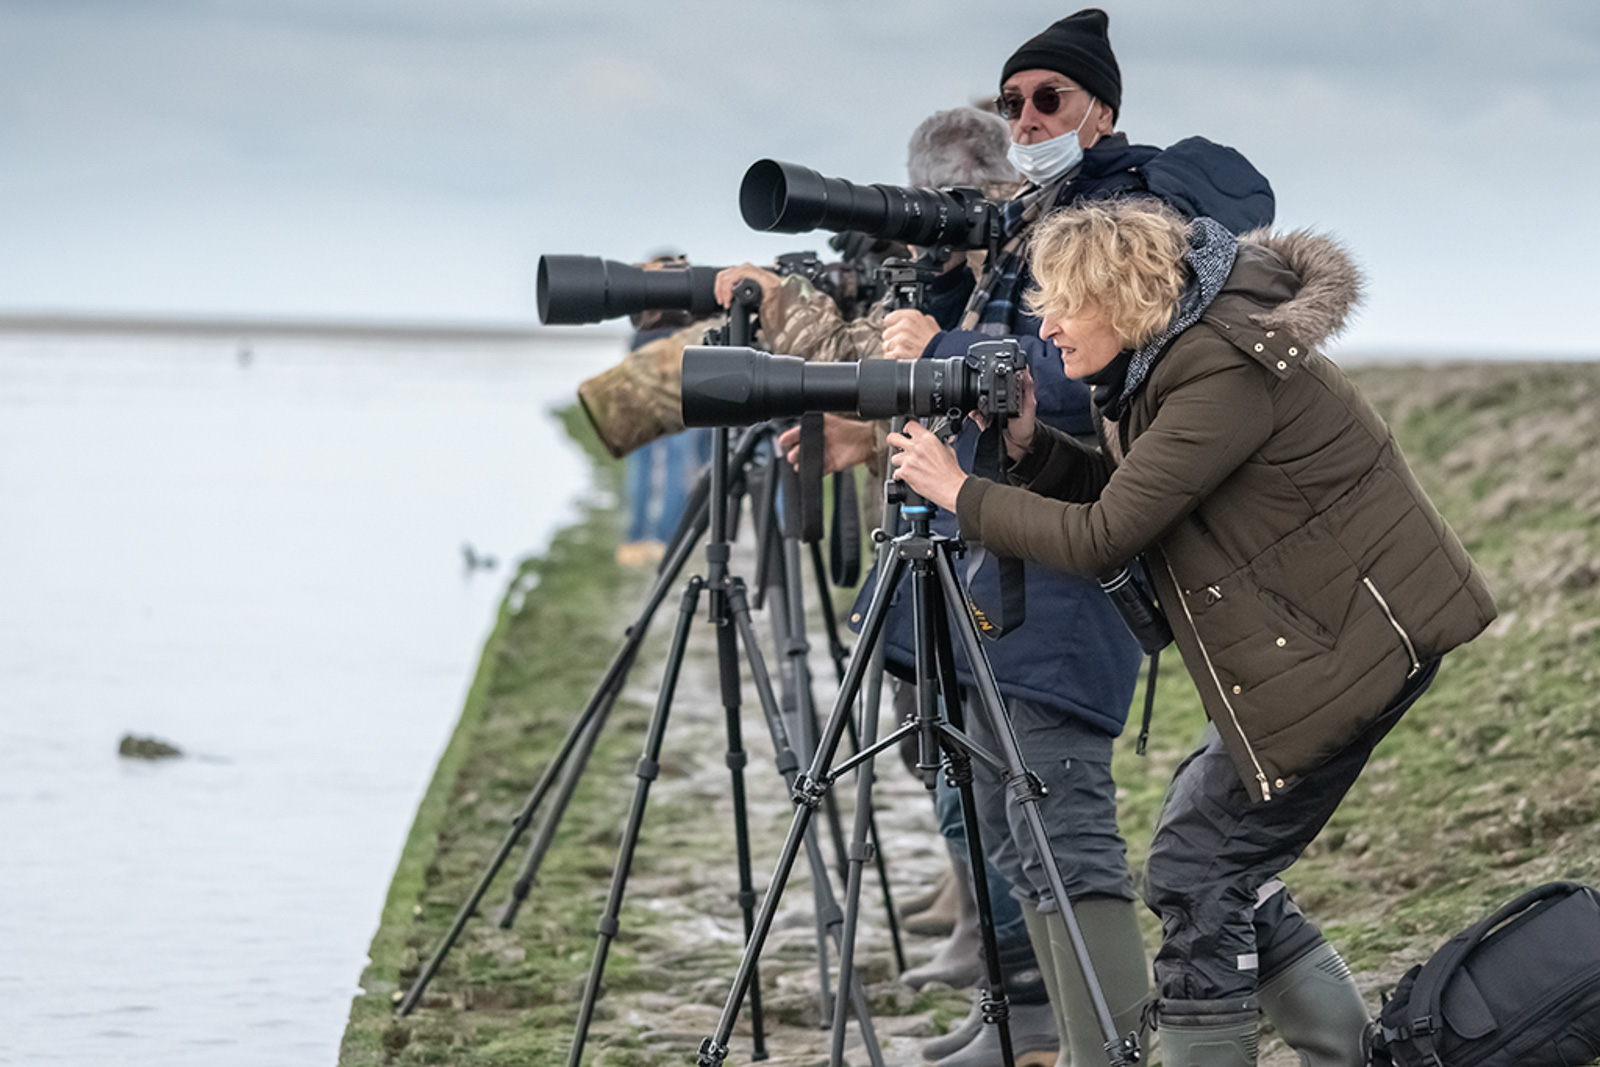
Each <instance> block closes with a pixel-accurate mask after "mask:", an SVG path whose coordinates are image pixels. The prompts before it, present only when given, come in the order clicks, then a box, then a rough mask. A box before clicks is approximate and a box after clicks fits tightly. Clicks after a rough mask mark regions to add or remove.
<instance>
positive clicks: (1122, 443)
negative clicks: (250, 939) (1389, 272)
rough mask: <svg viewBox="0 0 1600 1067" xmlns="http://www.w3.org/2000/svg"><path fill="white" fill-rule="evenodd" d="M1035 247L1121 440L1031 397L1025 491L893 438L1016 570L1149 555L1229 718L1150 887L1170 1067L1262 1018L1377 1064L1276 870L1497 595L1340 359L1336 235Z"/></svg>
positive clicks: (1210, 231)
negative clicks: (1329, 354) (1041, 414)
mask: <svg viewBox="0 0 1600 1067" xmlns="http://www.w3.org/2000/svg"><path fill="white" fill-rule="evenodd" d="M1031 255H1032V267H1033V274H1034V276H1035V278H1036V279H1037V280H1038V289H1037V290H1036V291H1035V292H1033V293H1032V295H1031V297H1030V300H1031V304H1032V307H1033V308H1034V309H1035V310H1036V312H1037V313H1038V314H1039V315H1040V317H1041V320H1042V324H1041V326H1040V330H1039V333H1040V336H1041V337H1043V338H1045V339H1046V340H1049V341H1052V342H1053V343H1054V344H1055V345H1056V346H1057V348H1058V349H1059V350H1060V352H1061V361H1062V365H1063V366H1064V367H1065V369H1066V373H1067V375H1068V376H1069V377H1072V378H1079V379H1082V380H1084V381H1085V382H1087V383H1089V384H1090V385H1092V386H1093V389H1094V407H1095V413H1096V416H1097V421H1098V424H1099V440H1100V447H1099V448H1092V447H1089V446H1086V445H1084V444H1081V443H1080V442H1078V441H1076V440H1074V439H1073V438H1071V437H1069V436H1067V435H1064V434H1061V433H1058V432H1056V431H1055V430H1052V429H1051V428H1049V427H1048V426H1044V425H1042V424H1038V423H1037V422H1036V421H1035V420H1034V419H1033V417H1032V413H1031V404H1029V402H1028V400H1027V399H1026V398H1025V400H1024V410H1023V414H1022V416H1021V417H1020V418H1017V419H1014V420H1012V422H1011V423H1010V424H1009V425H1008V426H1007V428H1006V445H1007V452H1008V454H1009V457H1010V460H1011V466H1010V469H1009V471H1008V480H1009V481H1010V482H1011V483H1012V484H1010V485H1001V484H998V483H995V482H991V481H986V480H983V479H980V478H973V477H968V476H967V475H965V474H964V473H962V472H961V471H960V468H959V467H957V466H956V464H955V462H954V459H953V457H951V456H950V454H949V450H948V449H947V448H945V447H944V446H943V445H942V444H941V443H940V442H939V441H938V439H937V438H935V437H934V436H933V435H932V434H930V433H928V432H927V431H926V430H925V429H923V428H922V427H920V426H912V427H908V432H907V434H905V435H891V436H890V443H891V444H893V445H896V446H898V447H900V448H901V449H902V450H903V451H902V452H901V453H900V454H899V455H897V456H895V457H894V462H895V465H896V469H897V477H899V478H901V479H902V480H903V481H905V482H906V483H907V484H908V485H910V486H911V488H913V489H915V490H916V491H917V492H919V493H921V494H922V495H924V496H925V497H927V498H928V499H929V500H931V501H933V502H934V503H936V504H938V505H940V506H941V507H945V508H948V509H950V510H953V511H955V512H956V514H957V516H958V517H959V519H960V523H961V533H962V536H963V537H966V538H969V539H971V540H973V541H977V542H980V543H982V544H983V545H984V546H985V547H986V548H987V549H989V550H990V551H992V552H995V553H998V554H1001V555H1010V556H1016V557H1020V558H1022V559H1027V560H1035V561H1038V562H1041V563H1044V564H1047V565H1050V566H1054V567H1058V568H1060V569H1062V570H1065V571H1069V572H1071V573H1074V574H1080V575H1087V576H1096V575H1103V574H1109V573H1112V572H1114V571H1116V570H1118V569H1119V568H1121V567H1122V566H1123V565H1125V564H1128V563H1130V562H1133V561H1135V560H1142V561H1143V563H1144V565H1145V569H1146V571H1147V573H1148V575H1149V577H1150V579H1151V583H1152V584H1153V586H1154V590H1155V593H1156V597H1157V599H1158V600H1159V602H1160V606H1161V608H1162V609H1163V611H1164V612H1165V614H1166V617H1167V619H1168V621H1169V622H1170V624H1171V627H1172V631H1173V636H1174V640H1175V642H1176V644H1177V646H1178V649H1179V651H1180V653H1181V654H1182V656H1183V660H1184V663H1185V665H1186V666H1187V667H1188V668H1189V671H1190V673H1191V674H1192V675H1193V676H1194V679H1195V684H1196V686H1197V687H1198V689H1199V692H1200V696H1201V700H1202V702H1203V703H1204V705H1205V709H1206V714H1207V717H1208V718H1209V719H1210V721H1211V725H1210V727H1209V729H1208V731H1207V735H1206V738H1205V740H1204V741H1203V742H1202V744H1201V746H1200V747H1199V748H1198V749H1197V750H1196V751H1195V752H1194V753H1193V754H1192V755H1190V756H1189V758H1188V759H1187V760H1185V761H1184V763H1183V764H1182V765H1181V766H1180V767H1179V768H1178V771H1177V773H1176V774H1175V776H1174V778H1173V781H1172V785H1171V787H1170V789H1169V791H1168V794H1167V800H1166V803H1165V805H1164V807H1163V810H1162V814H1161V819H1160V822H1159V824H1158V826H1157V828H1156V831H1155V837H1154V840H1153V842H1152V844H1151V849H1150V858H1149V864H1148V870H1147V878H1146V887H1145V896H1146V902H1147V903H1148V904H1149V906H1150V907H1151V908H1152V909H1153V910H1154V911H1155V912H1156V913H1157V914H1158V915H1159V916H1160V917H1161V924H1162V947H1161V950H1160V952H1159V953H1158V954H1157V956H1156V961H1155V971H1156V981H1157V984H1158V986H1159V991H1160V997H1161V1000H1160V1003H1159V1020H1160V1029H1161V1041H1162V1046H1163V1062H1165V1063H1166V1064H1168V1065H1169V1067H1224V1065H1225V1067H1236V1065H1244V1064H1250V1063H1254V1062H1255V1048H1256V1025H1257V1014H1258V1012H1259V1011H1263V1010H1264V1011H1265V1012H1266V1014H1267V1015H1268V1016H1269V1018H1271V1019H1272V1020H1273V1022H1274V1023H1275V1024H1276V1026H1277V1029H1278V1032H1279V1033H1280V1034H1281V1035H1282V1036H1283V1038H1284V1040H1285V1041H1286V1042H1288V1043H1289V1044H1290V1045H1291V1046H1292V1047H1294V1048H1295V1049H1296V1050H1297V1051H1298V1052H1299V1054H1300V1056H1301V1059H1302V1062H1304V1063H1305V1064H1307V1065H1308V1067H1346V1065H1348V1067H1359V1065H1360V1064H1361V1063H1362V1062H1363V1056H1362V1053H1361V1048H1360V1036H1361V1030H1362V1027H1363V1025H1364V1024H1365V1021H1366V1008H1365V1005H1364V1004H1363V1003H1362V1000H1361V996H1360V993H1359V991H1358V990H1357V989H1356V987H1355V984H1354V982H1353V981H1352V980H1351V978H1350V972H1349V969H1348V968H1347V967H1345V965H1344V963H1343V961H1342V960H1341V959H1340V958H1339V954H1338V953H1337V951H1335V950H1334V948H1333V947H1332V946H1331V945H1329V944H1328V943H1327V942H1326V941H1325V940H1324V939H1323V937H1322V935H1321V933H1320V931H1318V929H1317V928H1316V926H1315V925H1313V924H1312V923H1311V922H1310V921H1309V920H1307V919H1306V917H1305V916H1304V915H1303V914H1301V913H1300V911H1299V909H1298V908H1297V907H1296V906H1295V904H1294V902H1293V901H1292V899H1291V898H1290V895H1289V892H1288V890H1287V889H1286V888H1285V887H1284V884H1283V882H1282V881H1281V880H1279V877H1278V876H1279V874H1280V873H1281V872H1282V871H1283V870H1284V869H1285V868H1287V867H1288V866H1289V865H1290V864H1291V863H1293V862H1294V860H1295V859H1296V858H1297V857H1298V856H1299V855H1300V853H1301V852H1302V851H1303V850H1304V849H1305V847H1306V845H1307V844H1309V843H1310V841H1311V839H1312V838H1313V837H1315V836H1316V834H1317V832H1318V831H1319V830H1321V828H1322V827H1323V826H1324V825H1325V824H1326V822H1327V820H1328V818H1329V817H1330V816H1331V815H1332V813H1333V811H1334V809H1335V808H1336V807H1337V806H1338V804H1339V802H1340V801H1341V800H1342V799H1343V797H1344V795H1345V793H1346V792H1347V791H1348V790H1349V788H1350V786H1351V785H1352V784H1353V783H1354V781H1355V779H1356V776H1357V775H1358V774H1359V773H1360V771H1361V768H1362V767H1363V766H1364V765H1365V763H1366V761H1367V759H1368V757H1369V755H1370V754H1371V752H1372V749H1373V747H1374V746H1375V745H1376V744H1377V743H1378V742H1379V741H1380V740H1381V739H1382V737H1383V736H1384V734H1386V733H1387V732H1388V731H1389V730H1390V729H1391V728H1392V727H1393V726H1394V724H1395V723H1396V722H1397V721H1398V719H1399V717H1400V716H1401V714H1402V713H1403V712H1404V711H1405V709H1406V708H1407V707H1409V706H1410V705H1411V704H1412V703H1413V702H1414V701H1415V700H1416V699H1417V697H1418V696H1420V695H1421V693H1422V691H1423V690H1424V689H1426V688H1427V686H1428V684H1429V683H1430V682H1431V681H1432V679H1433V677H1434V674H1435V672H1436V671H1437V669H1438V664H1439V660H1440V657H1441V656H1443V654H1444V653H1445V652H1447V651H1449V650H1450V649H1452V648H1454V647H1456V646H1457V645H1460V644H1463V643H1464V642H1466V641H1469V640H1471V639H1472V638H1473V637H1474V636H1476V635H1477V634H1478V633H1480V632H1481V631H1482V630H1483V629H1484V627H1486V626H1487V625H1488V624H1489V622H1490V620H1492V619H1493V618H1494V613H1495V609H1494V603H1493V600H1492V598H1491V597H1490V594H1489V591H1488V589H1487V587H1486V586H1485V585H1484V582H1483V580H1482V578H1481V576H1480V575H1479V574H1478V571H1477V569H1476V568H1475V567H1474V565H1473V563H1472V560H1471V559H1470V558H1469V557H1468V556H1467V553H1466V551H1465V550H1464V549H1463V548H1462V546H1461V543H1460V541H1459V540H1458V539H1457V538H1456V536H1455V535H1454V533H1452V532H1451V530H1450V529H1449V527H1448V526H1446V525H1445V523H1444V521H1443V519H1441V518H1440V517H1439V514H1438V513H1437V511H1435V509H1434V508H1433V506H1432V504H1431V503H1430V502H1429V500H1428V498H1427V497H1426V495H1424V493H1423V491H1422V490H1421V488H1420V487H1419V486H1418V485H1417V483H1416V481H1415V479H1414V478H1413V477H1412V475H1411V472H1410V470H1409V468H1408V467H1407V465H1406V462H1405V459H1404V457H1403V456H1401V454H1400V452H1399V449H1398V448H1397V447H1396V445H1395V442H1394V439H1393V437H1392V436H1391V435H1390V433H1389V430H1388V427H1387V426H1385V425H1384V423H1383V421H1382V419H1380V418H1379V417H1378V415H1377V414H1376V413H1375V412H1374V411H1373V410H1372V408H1371V407H1370V406H1369V405H1368V404H1367V403H1366V401H1365V400H1364V399H1363V398H1362V397H1361V395H1360V393H1359V392H1357V391H1356V389H1355V387H1354V386H1353V385H1352V384H1351V383H1350V381H1349V380H1348V379H1347V378H1346V377H1345V376H1344V374H1343V373H1341V372H1340V370H1339V369H1338V368H1337V367H1336V366H1335V365H1334V364H1333V363H1332V362H1330V361H1329V360H1328V359H1327V358H1326V357H1325V356H1323V355H1322V353H1321V352H1320V350H1319V346H1320V345H1321V344H1322V343H1323V342H1324V341H1325V340H1326V339H1327V338H1328V337H1330V336H1331V335H1333V334H1334V333H1336V332H1337V331H1338V330H1339V329H1340V328H1342V326H1343V324H1344V321H1345V319H1346V317H1347V315H1348V314H1349V312H1350V310H1351V308H1352V307H1353V306H1354V304H1355V303H1356V301H1357V300H1358V299H1359V295H1360V289H1361V278H1360V275H1359V273H1358V272H1357V270H1356V269H1355V267H1354V266H1353V265H1352V263H1351V262H1350V260H1349V258H1348V256H1347V255H1346V254H1345V253H1344V251H1343V250H1342V249H1341V248H1340V247H1339V246H1338V245H1337V244H1336V243H1335V242H1334V241H1332V240H1331V239H1329V238H1327V237H1322V236H1318V235H1314V234H1310V233H1307V232H1303V231H1301V232H1296V233H1290V234H1285V235H1269V234H1265V233H1260V232H1258V233H1255V234H1248V235H1246V236H1245V237H1243V238H1240V239H1237V240H1236V239H1235V238H1234V237H1233V236H1232V235H1231V234H1229V233H1228V232H1227V231H1226V230H1225V229H1223V228H1222V227H1221V226H1219V225H1217V224H1216V223H1215V222H1213V221H1212V220H1210V219H1205V218H1200V219H1195V220H1193V221H1192V222H1189V221H1185V220H1184V219H1182V218H1181V217H1179V216H1178V215H1176V214H1175V213H1173V212H1172V211H1170V210H1169V209H1166V208H1164V207H1162V206H1160V205H1157V204H1152V203H1151V202H1149V201H1124V202H1105V203H1098V204H1092V205H1087V206H1081V207H1078V208H1074V209H1071V210H1067V211H1062V212H1059V213H1057V214H1056V215H1053V216H1052V217H1051V218H1050V219H1048V220H1047V221H1046V222H1045V223H1044V224H1043V225H1042V226H1041V227H1040V229H1039V231H1038V233H1037V235H1036V237H1035V239H1034V243H1033V247H1032V253H1031Z"/></svg>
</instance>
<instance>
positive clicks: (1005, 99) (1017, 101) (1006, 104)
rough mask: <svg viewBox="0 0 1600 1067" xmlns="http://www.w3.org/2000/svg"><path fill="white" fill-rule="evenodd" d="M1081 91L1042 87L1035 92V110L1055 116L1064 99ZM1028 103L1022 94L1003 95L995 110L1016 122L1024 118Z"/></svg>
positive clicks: (1056, 86)
mask: <svg viewBox="0 0 1600 1067" xmlns="http://www.w3.org/2000/svg"><path fill="white" fill-rule="evenodd" d="M1081 91H1082V90H1081V89H1079V88H1078V87H1077V86H1076V85H1041V86H1039V88H1037V89H1035V90H1034V91H1033V97H1032V99H1033V109H1034V110H1035V111H1037V112H1038V113H1039V114H1041V115H1054V114H1055V113H1056V109H1057V108H1059V107H1060V106H1061V98H1062V97H1064V96H1066V95H1067V94H1068V93H1076V92H1081ZM1026 102H1027V98H1025V97H1023V95H1022V94H1021V93H1001V94H1000V98H999V99H998V100H996V101H995V102H994V109H995V110H996V111H998V112H1000V117H1001V118H1003V119H1005V120H1006V121H1007V122H1015V121H1017V120H1018V119H1020V118H1021V117H1022V107H1023V105H1024V104H1025V103H1026Z"/></svg>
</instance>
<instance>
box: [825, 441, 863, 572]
mask: <svg viewBox="0 0 1600 1067" xmlns="http://www.w3.org/2000/svg"><path fill="white" fill-rule="evenodd" d="M828 570H829V573H830V576H831V577H832V578H833V584H834V585H836V586H839V587H840V588H842V589H847V588H849V587H851V586H853V585H855V584H856V583H857V582H859V581H860V580H861V505H860V503H859V501H858V500H857V499H856V475H855V471H853V470H845V471H835V472H834V475H833V526H832V529H830V530H829V533H828Z"/></svg>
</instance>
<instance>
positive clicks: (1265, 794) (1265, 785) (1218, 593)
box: [1163, 558, 1272, 801]
mask: <svg viewBox="0 0 1600 1067" xmlns="http://www.w3.org/2000/svg"><path fill="white" fill-rule="evenodd" d="M1163 562H1164V563H1166V565H1167V576H1168V577H1170V578H1171V579H1172V588H1173V589H1175V590H1177V593H1178V603H1180V604H1182V605H1183V615H1184V618H1186V619H1188V620H1189V632H1190V633H1192V634H1194V643H1195V644H1196V645H1197V646H1198V647H1199V649H1200V656H1201V658H1202V659H1204V660H1205V661H1206V671H1207V672H1208V673H1210V675H1211V683H1212V684H1213V685H1215V686H1216V687H1217V695H1218V696H1220V697H1221V698H1222V706H1223V707H1225V708H1227V709H1228V718H1229V719H1231V720H1233V728H1234V731H1235V732H1237V733H1238V735H1239V743H1240V744H1242V745H1244V750H1245V752H1247V753H1248V754H1249V756H1250V763H1251V765H1253V766H1254V767H1255V769H1256V785H1257V786H1259V787H1260V789H1261V799H1262V800H1263V801H1267V800H1271V799H1272V783H1270V782H1268V781H1267V772H1266V771H1265V770H1263V769H1262V767H1261V761H1260V760H1259V759H1257V758H1256V750H1255V749H1254V748H1252V747H1251V746H1250V739H1249V738H1248V737H1246V736H1245V735H1244V727H1243V726H1242V725H1240V723H1239V713H1238V712H1236V711H1234V710H1233V701H1231V700H1229V699H1228V691H1227V689H1226V688H1224V687H1223V684H1222V679H1221V678H1218V677H1217V668H1216V666H1215V665H1214V664H1213V663H1212V662H1211V653H1209V652H1207V651H1206V643H1205V641H1204V640H1202V639H1201V637H1200V628H1199V627H1198V626H1196V625H1195V624H1194V614H1193V613H1192V612H1190V611H1189V598H1188V597H1186V596H1184V593H1183V585H1182V584H1181V583H1179V581H1178V576H1177V575H1176V574H1174V573H1173V572H1172V561H1171V560H1169V559H1165V558H1163ZM1206 593H1207V595H1208V596H1212V597H1213V599H1211V600H1210V603H1213V604H1214V603H1216V602H1217V601H1218V600H1221V599H1222V590H1220V589H1218V588H1217V587H1216V586H1214V585H1213V586H1208V587H1207V588H1206Z"/></svg>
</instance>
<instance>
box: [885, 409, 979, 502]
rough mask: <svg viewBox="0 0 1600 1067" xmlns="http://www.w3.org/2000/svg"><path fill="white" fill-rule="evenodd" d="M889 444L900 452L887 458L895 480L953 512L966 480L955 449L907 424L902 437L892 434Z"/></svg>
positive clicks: (930, 432)
mask: <svg viewBox="0 0 1600 1067" xmlns="http://www.w3.org/2000/svg"><path fill="white" fill-rule="evenodd" d="M889 444H890V446H891V447H892V448H897V449H899V451H898V452H894V453H891V454H890V456H889V462H890V463H891V464H892V465H893V466H894V476H895V477H896V478H898V479H899V480H900V481H902V482H904V483H905V484H906V485H907V486H909V487H910V488H911V489H912V490H913V491H914V492H916V493H918V494H920V495H921V496H922V497H923V498H924V499H925V500H927V501H929V502H930V503H933V504H937V505H939V506H940V507H941V508H944V509H945V510H946V511H950V512H954V511H955V510H956V496H957V495H958V494H959V493H960V492H961V486H962V485H963V484H964V483H965V482H966V480H967V472H966V471H964V470H962V469H961V464H960V463H958V462H956V451H955V449H953V448H951V447H950V446H949V445H947V444H945V443H944V442H943V441H941V440H939V438H938V437H937V436H935V435H934V433H933V431H931V430H929V429H928V428H927V427H925V426H923V425H922V424H921V423H920V422H908V423H906V432H905V433H891V434H890V435H889Z"/></svg>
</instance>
